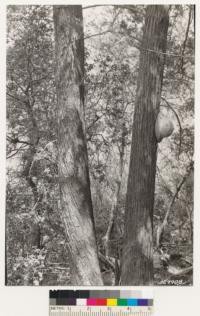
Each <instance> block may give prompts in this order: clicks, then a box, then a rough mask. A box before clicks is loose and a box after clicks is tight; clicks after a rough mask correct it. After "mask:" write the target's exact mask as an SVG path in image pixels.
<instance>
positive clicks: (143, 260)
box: [121, 5, 169, 285]
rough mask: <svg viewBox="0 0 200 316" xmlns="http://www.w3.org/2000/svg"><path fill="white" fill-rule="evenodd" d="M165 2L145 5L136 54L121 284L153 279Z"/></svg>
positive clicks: (166, 17)
mask: <svg viewBox="0 0 200 316" xmlns="http://www.w3.org/2000/svg"><path fill="white" fill-rule="evenodd" d="M168 23H169V22H168V6H161V5H151V6H148V7H147V11H146V19H145V27H144V34H143V40H142V46H141V53H140V66H139V75H138V83H137V98H136V104H135V113H134V122H133V131H132V145H131V158H130V167H129V178H128V187H127V199H126V212H125V236H124V247H123V256H122V276H121V283H122V284H123V285H150V284H152V283H153V206H154V189H155V173H156V153H157V142H156V137H155V121H156V116H157V114H158V111H159V106H160V98H161V87H162V78H163V68H164V56H165V54H163V53H164V52H165V50H166V41H167V29H168Z"/></svg>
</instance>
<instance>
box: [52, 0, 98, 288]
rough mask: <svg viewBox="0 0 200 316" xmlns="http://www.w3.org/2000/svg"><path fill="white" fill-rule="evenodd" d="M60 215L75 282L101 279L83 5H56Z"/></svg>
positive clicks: (82, 283) (82, 282)
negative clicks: (88, 136)
mask: <svg viewBox="0 0 200 316" xmlns="http://www.w3.org/2000/svg"><path fill="white" fill-rule="evenodd" d="M54 26H55V45H56V47H55V48H56V89H57V102H58V113H57V117H58V169H59V185H60V199H61V215H62V219H63V223H64V228H65V233H66V237H67V242H68V246H69V253H70V256H71V262H70V263H71V282H72V284H73V285H102V284H103V281H102V278H101V272H100V268H99V260H98V255H97V245H96V239H95V230H94V218H93V210H92V201H91V192H90V181H89V172H88V156H87V146H86V139H85V128H84V125H85V124H84V85H83V76H84V43H83V18H82V9H81V6H79V5H77V6H74V5H73V6H54Z"/></svg>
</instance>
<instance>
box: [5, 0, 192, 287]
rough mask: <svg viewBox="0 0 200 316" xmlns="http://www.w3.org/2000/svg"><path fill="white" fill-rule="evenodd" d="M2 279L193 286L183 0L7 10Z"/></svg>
mask: <svg viewBox="0 0 200 316" xmlns="http://www.w3.org/2000/svg"><path fill="white" fill-rule="evenodd" d="M6 14H7V19H6V25H7V30H6V36H7V42H6V84H7V86H6V129H7V130H6V210H5V285H7V286H102V285H105V286H152V285H155V286H192V285H193V226H194V221H193V219H194V217H193V200H194V198H193V196H194V190H193V188H194V185H193V184H194V174H195V172H194V169H195V168H194V164H195V159H194V102H195V94H194V85H195V5H193V4H177V5H175V4H171V5H166V4H159V5H154V4H147V5H134V4H133V5H130V4H127V5H125V4H117V3H116V4H115V5H106V4H101V5H100V4H99V5H96V4H94V5H92V4H91V5H84V4H82V5H78V4H77V5H69V4H68V3H67V1H66V4H62V5H58V4H56V5H53V4H52V5H30V4H27V5H8V6H7V8H6Z"/></svg>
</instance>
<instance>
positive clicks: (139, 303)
mask: <svg viewBox="0 0 200 316" xmlns="http://www.w3.org/2000/svg"><path fill="white" fill-rule="evenodd" d="M152 297H153V295H152V291H147V290H146V291H127V290H126V291H123V290H114V291H113V290H91V291H88V290H78V291H72V290H57V291H50V293H49V298H50V301H49V303H50V316H67V315H73V316H79V315H82V316H91V315H96V316H107V315H112V316H114V315H116V316H117V315H119V316H123V315H127V316H129V315H138V316H151V315H153V314H152V312H153V298H152Z"/></svg>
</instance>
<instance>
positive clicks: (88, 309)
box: [49, 305, 153, 316]
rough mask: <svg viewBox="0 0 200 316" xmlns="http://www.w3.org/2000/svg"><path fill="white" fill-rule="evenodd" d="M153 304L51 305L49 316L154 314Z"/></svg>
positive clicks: (149, 315)
mask: <svg viewBox="0 0 200 316" xmlns="http://www.w3.org/2000/svg"><path fill="white" fill-rule="evenodd" d="M152 315H153V307H152V306H134V307H130V306H121V307H120V306H112V307H109V306H59V305H56V306H55V305H54V306H51V305H50V306H49V316H152Z"/></svg>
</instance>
